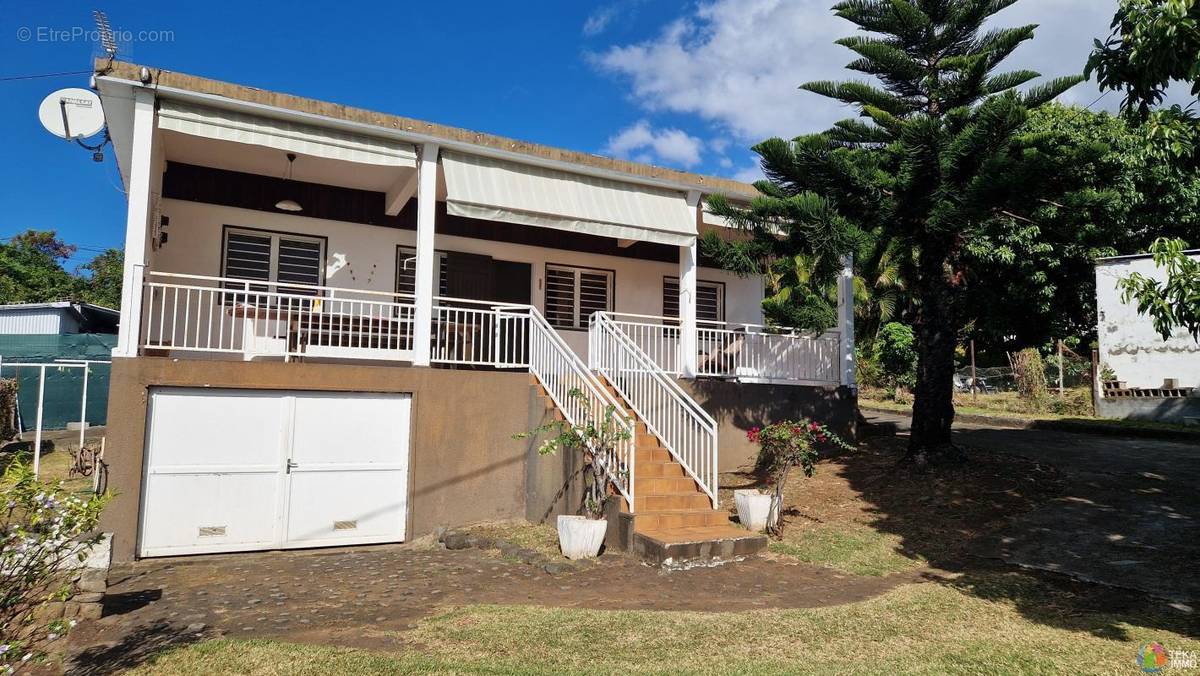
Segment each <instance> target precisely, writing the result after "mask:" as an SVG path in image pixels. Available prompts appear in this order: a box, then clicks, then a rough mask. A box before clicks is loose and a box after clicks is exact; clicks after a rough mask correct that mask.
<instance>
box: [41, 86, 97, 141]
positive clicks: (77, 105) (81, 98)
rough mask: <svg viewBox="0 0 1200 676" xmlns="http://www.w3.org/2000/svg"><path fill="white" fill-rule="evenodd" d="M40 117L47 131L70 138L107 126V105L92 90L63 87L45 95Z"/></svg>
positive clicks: (82, 136)
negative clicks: (105, 109) (105, 124)
mask: <svg viewBox="0 0 1200 676" xmlns="http://www.w3.org/2000/svg"><path fill="white" fill-rule="evenodd" d="M38 119H39V120H41V121H42V126H43V127H45V128H46V131H48V132H50V133H51V134H54V135H55V136H57V137H59V138H65V139H67V140H68V141H70V140H72V139H81V138H87V137H88V136H92V135H93V134H97V133H99V132H100V130H101V129H104V108H103V107H101V105H100V97H99V96H96V93H95V92H93V91H90V90H87V89H80V88H78V87H73V88H70V89H60V90H58V91H56V92H54V93H52V94H50V95H49V96H47V97H46V98H44V99H42V105H40V106H38Z"/></svg>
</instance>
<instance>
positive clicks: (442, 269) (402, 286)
mask: <svg viewBox="0 0 1200 676" xmlns="http://www.w3.org/2000/svg"><path fill="white" fill-rule="evenodd" d="M396 251H397V254H396V293H403V294H409V295H407V296H405V297H403V298H401V299H400V301H399V302H401V303H410V302H412V298H413V296H415V295H416V293H417V250H416V249H410V248H408V247H405V246H402V247H399V248H397V250H396ZM433 255H435V256H437V260H438V289H437V295H439V296H445V295H446V254H445V253H444V252H441V251H436V252H434V254H433Z"/></svg>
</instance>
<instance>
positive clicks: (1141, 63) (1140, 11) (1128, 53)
mask: <svg viewBox="0 0 1200 676" xmlns="http://www.w3.org/2000/svg"><path fill="white" fill-rule="evenodd" d="M1112 29H1113V32H1112V35H1110V36H1109V38H1108V40H1107V41H1105V42H1103V43H1101V42H1100V41H1099V40H1097V41H1096V51H1095V52H1093V54H1092V57H1091V59H1090V60H1089V61H1088V66H1087V74H1088V75H1089V76H1090V75H1091V73H1092V72H1095V73H1096V76H1097V80H1098V81H1099V83H1100V88H1101V89H1106V90H1116V91H1121V90H1123V91H1124V92H1125V101H1124V102H1123V104H1122V106H1123V107H1124V108H1125V109H1126V110H1129V111H1132V112H1135V113H1136V114H1138V115H1140V116H1142V117H1146V116H1148V115H1149V114H1150V110H1151V108H1152V107H1154V106H1158V105H1159V104H1161V103H1162V101H1163V97H1164V96H1165V95H1166V90H1167V87H1168V86H1169V85H1170V84H1171V83H1172V82H1184V83H1189V84H1190V85H1191V87H1192V95H1193V96H1200V4H1197V2H1196V0H1121V3H1120V5H1118V7H1117V13H1116V15H1115V16H1114V17H1113V22H1112Z"/></svg>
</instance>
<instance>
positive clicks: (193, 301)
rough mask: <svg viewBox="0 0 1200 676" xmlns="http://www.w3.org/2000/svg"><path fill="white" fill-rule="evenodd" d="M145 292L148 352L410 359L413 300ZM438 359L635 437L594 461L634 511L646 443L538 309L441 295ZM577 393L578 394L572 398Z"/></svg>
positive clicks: (168, 276) (195, 289) (242, 288)
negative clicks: (529, 381)
mask: <svg viewBox="0 0 1200 676" xmlns="http://www.w3.org/2000/svg"><path fill="white" fill-rule="evenodd" d="M146 274H147V279H146V281H145V283H144V285H143V306H142V308H143V312H142V327H141V333H140V336H141V337H140V339H139V345H140V347H141V348H142V349H143V350H161V351H164V352H178V353H192V352H199V353H217V354H221V353H224V354H232V355H238V356H240V357H241V358H243V359H254V358H270V357H276V358H282V359H285V360H287V359H292V358H298V357H319V358H326V359H355V360H357V359H375V360H395V361H411V360H412V358H413V353H414V350H413V335H414V334H413V325H414V321H415V314H416V306H415V304H414V302H413V298H412V296H411V295H407V294H399V293H397V294H392V293H387V292H381V291H362V290H356V289H344V288H338V287H330V286H316V285H305V284H288V283H282V282H267V281H263V282H259V281H249V280H241V279H230V278H223V277H206V276H202V275H185V274H177V273H165V272H149V273H146ZM432 324H433V325H432V327H431V329H432V330H431V345H430V360H431V361H432V362H435V363H441V364H455V365H462V366H486V367H492V368H502V369H528V370H529V371H530V372H531V373H533V374H534V376H535V377H537V379H538V381H539V382H540V383H541V385H542V387H544V388H545V389H546V392H547V394H548V395H549V396H550V398H551V399H552V400H553V401H554V403H555V405H556V406H557V407H558V409H559V411H561V412H562V414H563V416H564V417H565V418H566V420H567V421H569V422H570V423H572V424H575V425H585V424H588V423H593V424H597V425H599V424H602V423H604V421H605V417H606V416H607V412H608V411H609V410H610V407H611V409H612V410H613V411H614V415H613V423H614V424H616V425H617V426H618V427H620V428H621V429H623V430H624V431H625V432H627V435H626V436H627V437H628V438H627V439H626V440H621V441H618V442H617V443H616V444H615V447H614V448H611V449H605V450H596V449H594V451H595V453H594V457H595V458H596V459H597V461H598V462H599V463H600V464H601V466H602V467H603V468H604V469H605V471H606V472H607V473H608V475H609V476H610V477H611V479H612V481H613V484H614V485H615V486H616V487H617V490H618V491H619V492H620V493H621V495H623V496H624V497H625V498H626V500H628V501H629V504H630V509H633V494H634V493H633V486H634V458H635V452H636V446H637V441H636V438H635V437H634V434H633V424H632V422H631V421H629V420H627V419H625V418H624V417H623V416H624V409H623V408H622V407H621V405H620V403H619V402H618V401H617V399H616V398H615V397H614V396H613V395H612V394H611V393H610V392H609V391H608V390H607V389H605V388H604V387H603V386H602V385H601V384H600V382H599V380H597V379H596V377H595V376H594V375H593V374H592V373H591V372H590V371H589V370H588V368H587V366H586V365H585V364H584V363H583V361H582V360H580V359H579V357H578V356H577V355H576V354H575V353H574V351H572V350H571V348H570V347H569V346H568V345H567V344H566V342H565V341H564V340H563V339H562V337H561V336H560V335H559V334H558V332H557V331H555V330H554V329H553V328H552V327H551V326H550V324H549V323H548V322H547V321H546V319H545V318H544V317H543V316H542V314H541V313H540V312H538V310H537V309H536V308H534V307H533V306H531V305H504V304H496V303H494V302H486V301H476V300H470V299H466V298H450V297H436V298H434V307H433V315H432ZM573 392H578V393H579V395H578V396H576V395H573V394H572V393H573Z"/></svg>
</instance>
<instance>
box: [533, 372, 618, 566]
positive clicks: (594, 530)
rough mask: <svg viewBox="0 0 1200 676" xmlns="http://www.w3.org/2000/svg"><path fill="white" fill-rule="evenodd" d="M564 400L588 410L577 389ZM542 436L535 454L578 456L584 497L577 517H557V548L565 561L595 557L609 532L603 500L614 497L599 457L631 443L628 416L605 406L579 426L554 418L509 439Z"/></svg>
mask: <svg viewBox="0 0 1200 676" xmlns="http://www.w3.org/2000/svg"><path fill="white" fill-rule="evenodd" d="M567 396H568V397H570V398H571V399H573V400H575V401H576V402H579V403H581V404H583V405H582V406H580V407H579V408H581V409H584V410H588V411H590V410H591V409H592V407H591V406H589V405H588V401H587V397H585V396H584V394H583V392H581V391H580V390H578V389H572V390H571V391H570V393H568V395H567ZM544 434H549V435H550V436H549V437H548V438H547V439H546V440H545V441H543V442H542V444H541V446H539V447H538V453H539V454H541V455H553V454H555V453H557V452H558V451H560V450H562V451H565V452H577V453H580V454H581V455H582V459H583V465H584V466H583V470H582V474H583V478H584V499H583V503H582V505H581V506H580V510H579V511H580V513H579V515H567V514H564V515H561V516H559V517H558V546H559V548H560V549H562V553H563V555H564V556H566V557H567V558H568V559H584V558H591V557H594V556H596V555H597V554H599V553H600V547H601V545H603V544H604V535H605V533H606V532H607V531H608V521H606V520H605V518H604V503H605V500H607V499H608V497H609V496H610V495H615V494H616V493H617V491H616V487H615V486H614V485H613V483H612V480H611V479H610V478H609V475H608V472H607V471H606V470H605V468H604V466H603V465H602V464H601V462H600V458H604V457H612V456H613V451H614V450H615V449H616V448H617V446H618V445H620V444H621V443H622V442H625V441H629V440H630V439H632V438H633V426H632V425H631V424H630V422H629V420H628V419H627V418H624V417H622V416H619V415H618V414H617V409H616V407H615V406H612V405H608V406H605V407H604V409H603V411H602V412H600V413H599V414H598V415H596V414H592V413H589V414H588V415H587V417H586V419H585V420H583V421H582V422H581V423H579V424H572V423H570V422H568V421H566V420H555V421H553V422H550V423H547V424H545V425H541V426H539V427H536V428H534V429H532V430H529V431H528V432H522V433H520V434H515V435H513V438H514V439H528V438H530V437H538V436H542V435H544Z"/></svg>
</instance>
